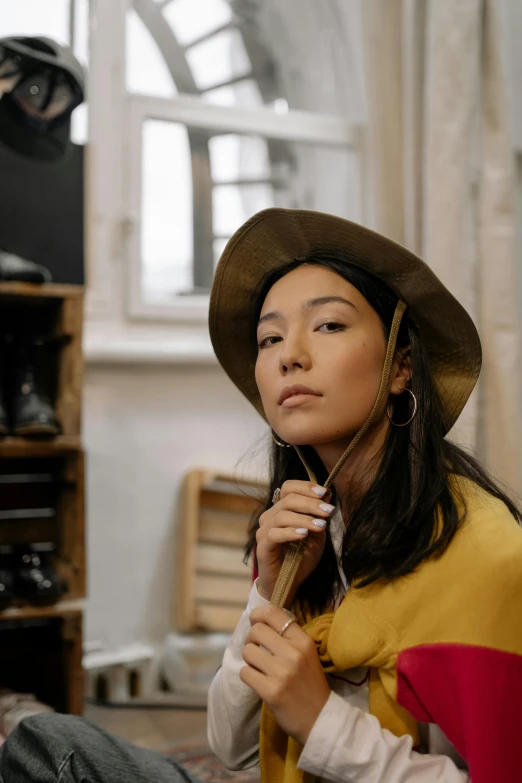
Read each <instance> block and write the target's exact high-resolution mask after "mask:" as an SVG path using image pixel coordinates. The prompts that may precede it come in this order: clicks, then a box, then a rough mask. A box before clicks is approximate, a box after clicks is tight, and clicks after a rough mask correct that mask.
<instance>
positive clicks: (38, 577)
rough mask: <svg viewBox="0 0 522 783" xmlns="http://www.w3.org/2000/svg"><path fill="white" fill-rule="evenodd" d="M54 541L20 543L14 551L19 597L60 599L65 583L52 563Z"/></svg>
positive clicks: (15, 591)
mask: <svg viewBox="0 0 522 783" xmlns="http://www.w3.org/2000/svg"><path fill="white" fill-rule="evenodd" d="M54 551H55V546H54V544H52V543H48V542H46V543H42V544H28V545H27V544H20V545H18V546H16V547H15V551H14V562H15V570H14V582H13V589H14V594H15V596H16V597H17V598H23V599H25V600H26V601H29V602H37V603H38V602H39V601H49V602H53V601H58V599H59V598H60V597H61V596H62V595H63V593H64V592H65V589H66V588H65V585H64V583H63V582H62V581H61V580H60V578H59V577H58V574H57V573H56V571H55V570H54V568H52V566H51V564H50V556H51V555H52V554H53V553H54Z"/></svg>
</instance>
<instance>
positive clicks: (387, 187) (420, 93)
mask: <svg viewBox="0 0 522 783" xmlns="http://www.w3.org/2000/svg"><path fill="white" fill-rule="evenodd" d="M363 30H364V52H365V77H366V96H367V106H368V135H367V161H368V169H369V172H370V188H371V204H372V207H373V216H372V222H373V223H374V225H375V227H376V228H377V230H380V231H382V233H384V234H386V235H388V236H390V237H392V238H393V239H395V240H396V241H398V242H401V243H402V244H405V245H407V246H408V247H410V248H411V249H412V250H413V251H414V252H417V253H419V254H420V255H421V256H422V257H423V258H424V260H425V261H426V262H427V263H428V264H430V266H431V267H432V268H433V269H434V271H435V272H436V274H437V275H438V276H439V277H440V279H441V280H442V281H443V282H444V284H445V285H446V286H447V287H448V288H449V290H450V291H451V292H452V293H453V294H454V295H455V296H456V297H457V298H458V299H459V301H460V302H462V304H463V305H464V307H466V309H467V310H468V312H469V313H470V315H471V316H472V318H473V319H474V320H475V323H476V324H477V327H478V329H479V332H480V336H481V340H482V346H483V351H484V366H483V373H482V376H481V381H480V384H479V386H478V388H477V390H476V392H475V393H474V394H473V395H472V398H471V400H470V402H469V403H468V405H467V407H466V410H465V411H464V413H463V415H462V416H461V419H460V420H459V422H458V424H457V426H456V427H455V428H454V431H453V432H452V434H451V435H452V437H453V438H454V439H455V440H457V441H459V442H460V443H462V444H463V445H464V446H466V447H468V448H471V449H474V450H476V451H477V452H478V454H479V456H480V457H481V458H482V459H484V461H485V462H486V465H487V466H488V468H489V469H490V470H492V471H493V472H494V474H495V475H496V476H497V477H498V478H500V479H501V480H502V481H504V482H505V483H506V484H507V485H508V486H510V487H511V488H512V489H513V490H515V491H517V492H518V491H520V489H521V484H522V482H521V471H520V456H521V455H520V447H519V431H520V427H519V419H518V404H517V403H518V399H519V378H518V373H519V367H518V326H517V308H516V304H517V276H516V268H515V264H516V217H515V196H514V161H513V152H512V146H511V142H510V137H509V123H508V114H507V106H506V88H505V85H506V80H505V75H504V62H503V58H502V48H501V45H500V24H499V8H498V0H365V2H364V3H363Z"/></svg>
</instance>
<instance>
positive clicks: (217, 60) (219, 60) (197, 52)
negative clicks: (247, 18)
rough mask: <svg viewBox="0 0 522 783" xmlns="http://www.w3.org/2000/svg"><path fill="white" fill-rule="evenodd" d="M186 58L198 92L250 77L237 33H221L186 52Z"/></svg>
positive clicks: (243, 47)
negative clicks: (228, 81) (238, 78)
mask: <svg viewBox="0 0 522 783" xmlns="http://www.w3.org/2000/svg"><path fill="white" fill-rule="evenodd" d="M186 57H187V62H188V64H189V67H190V70H191V71H192V75H193V77H194V81H195V82H196V85H197V86H198V87H199V89H200V90H205V89H207V88H211V87H212V85H214V84H220V83H221V82H225V81H227V80H228V79H233V78H234V77H236V76H241V75H245V76H246V75H247V74H248V73H250V61H249V59H248V54H247V52H246V49H245V44H244V43H243V39H242V37H241V33H240V32H239V30H237V29H233V30H223V32H221V33H218V34H217V35H215V36H214V37H213V38H209V39H208V40H207V41H203V42H202V43H200V44H198V45H197V46H194V47H192V48H191V49H189V50H188V51H187V54H186Z"/></svg>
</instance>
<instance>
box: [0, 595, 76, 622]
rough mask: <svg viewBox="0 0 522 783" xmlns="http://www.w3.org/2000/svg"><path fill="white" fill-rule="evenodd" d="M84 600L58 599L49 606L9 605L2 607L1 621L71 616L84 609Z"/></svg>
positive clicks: (0, 612)
mask: <svg viewBox="0 0 522 783" xmlns="http://www.w3.org/2000/svg"><path fill="white" fill-rule="evenodd" d="M84 603H85V602H84V600H83V599H81V598H77V599H76V600H73V601H71V600H64V601H58V602H57V603H55V604H50V605H48V606H36V605H34V604H24V605H22V606H8V607H7V608H6V609H0V623H3V622H6V621H7V620H30V619H35V618H38V617H71V616H76V615H77V614H78V612H81V611H83V609H84Z"/></svg>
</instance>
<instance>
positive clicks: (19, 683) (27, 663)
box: [0, 608, 84, 715]
mask: <svg viewBox="0 0 522 783" xmlns="http://www.w3.org/2000/svg"><path fill="white" fill-rule="evenodd" d="M82 631H83V613H82V611H81V608H80V609H76V610H74V609H72V608H71V609H66V610H61V611H59V610H58V609H56V608H55V609H54V612H53V613H51V612H50V611H49V612H48V613H43V609H42V610H41V611H40V613H36V612H35V611H33V612H30V611H29V610H28V611H27V612H26V613H25V614H23V615H19V616H14V615H11V616H8V615H2V616H0V660H1V663H2V675H1V676H2V685H3V686H4V687H6V688H11V689H12V690H14V691H18V692H22V693H34V694H35V696H36V697H37V699H40V700H41V701H42V702H44V703H45V704H49V705H50V706H51V707H53V708H54V709H55V710H57V711H58V712H68V713H72V714H75V715H81V714H82V711H83V690H84V689H83V669H82Z"/></svg>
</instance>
